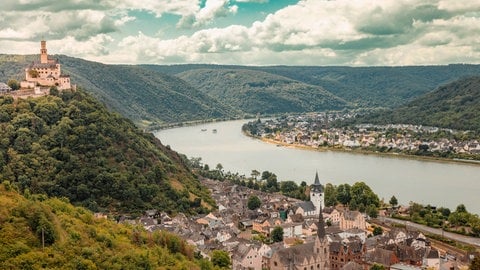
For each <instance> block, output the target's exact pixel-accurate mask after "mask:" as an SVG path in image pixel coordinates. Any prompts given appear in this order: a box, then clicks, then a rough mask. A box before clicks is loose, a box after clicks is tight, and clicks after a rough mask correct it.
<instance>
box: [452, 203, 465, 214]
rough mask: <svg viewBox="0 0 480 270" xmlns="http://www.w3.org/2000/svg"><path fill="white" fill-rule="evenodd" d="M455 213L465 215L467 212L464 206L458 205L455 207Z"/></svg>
mask: <svg viewBox="0 0 480 270" xmlns="http://www.w3.org/2000/svg"><path fill="white" fill-rule="evenodd" d="M455 212H457V213H466V212H467V208H466V207H465V205H464V204H459V205H458V206H457V210H455Z"/></svg>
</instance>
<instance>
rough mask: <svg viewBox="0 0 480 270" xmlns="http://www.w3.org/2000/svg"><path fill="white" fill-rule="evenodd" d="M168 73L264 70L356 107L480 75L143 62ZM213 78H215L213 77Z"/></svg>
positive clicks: (446, 69)
mask: <svg viewBox="0 0 480 270" xmlns="http://www.w3.org/2000/svg"><path fill="white" fill-rule="evenodd" d="M144 67H145V68H148V69H152V70H156V71H159V72H164V73H167V74H172V75H174V74H181V73H182V72H186V71H191V70H198V69H215V70H225V69H236V70H237V69H241V70H245V69H247V70H251V71H263V72H268V73H270V74H274V75H279V76H283V77H286V78H290V79H293V80H296V81H299V82H303V83H306V84H309V85H315V86H319V87H321V88H323V89H325V90H327V91H329V92H330V93H332V94H333V95H335V96H337V97H340V98H342V99H344V100H345V101H347V102H349V103H351V104H353V105H355V106H358V107H384V108H394V107H398V106H400V105H402V104H406V103H408V102H410V101H412V100H414V99H415V98H417V97H419V96H422V95H424V94H425V93H428V92H429V91H432V89H435V88H436V87H438V86H440V85H443V84H445V83H448V82H451V81H454V80H457V79H460V78H462V77H465V76H471V75H477V74H480V65H448V66H406V67H326V66H303V67H302V66H265V67H252V66H248V67H246V66H221V65H218V66H216V65H172V66H156V65H145V66H144ZM212 79H213V80H216V78H215V77H213V78H212Z"/></svg>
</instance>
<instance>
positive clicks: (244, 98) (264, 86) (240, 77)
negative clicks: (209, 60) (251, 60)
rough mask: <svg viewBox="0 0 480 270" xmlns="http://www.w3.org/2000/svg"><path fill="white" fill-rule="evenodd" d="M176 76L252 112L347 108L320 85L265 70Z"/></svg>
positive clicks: (209, 71)
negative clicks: (309, 83)
mask: <svg viewBox="0 0 480 270" xmlns="http://www.w3.org/2000/svg"><path fill="white" fill-rule="evenodd" d="M177 76H178V77H180V78H181V79H183V80H185V81H186V82H188V83H190V84H191V85H195V86H196V87H197V89H199V90H201V91H202V92H204V93H205V94H207V95H209V96H210V97H212V98H215V99H216V100H219V101H221V102H223V103H225V104H230V105H231V106H233V107H235V108H236V109H237V110H240V111H243V112H246V113H250V114H256V113H261V114H276V113H286V112H311V111H325V110H340V109H343V108H346V107H348V103H347V102H346V101H344V100H342V99H340V98H338V97H336V96H334V95H332V94H331V93H329V92H327V91H325V90H324V89H322V88H321V87H318V86H314V85H308V84H305V83H302V82H298V81H294V80H292V79H289V78H286V77H281V76H278V75H273V74H270V73H266V72H263V71H253V70H241V69H222V70H219V69H196V70H191V71H186V72H183V73H180V74H177Z"/></svg>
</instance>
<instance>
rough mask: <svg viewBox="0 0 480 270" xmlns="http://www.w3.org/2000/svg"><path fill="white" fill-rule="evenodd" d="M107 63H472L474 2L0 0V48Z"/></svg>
mask: <svg viewBox="0 0 480 270" xmlns="http://www.w3.org/2000/svg"><path fill="white" fill-rule="evenodd" d="M42 39H44V40H46V41H47V48H48V52H49V54H65V55H68V56H72V57H77V58H83V59H87V60H91V61H97V62H102V63H110V64H192V63H210V64H238V65H316V66H332V65H340V66H405V65H443V64H452V63H470V64H480V0H331V1H325V0H1V4H0V54H38V53H39V44H40V41H41V40H42Z"/></svg>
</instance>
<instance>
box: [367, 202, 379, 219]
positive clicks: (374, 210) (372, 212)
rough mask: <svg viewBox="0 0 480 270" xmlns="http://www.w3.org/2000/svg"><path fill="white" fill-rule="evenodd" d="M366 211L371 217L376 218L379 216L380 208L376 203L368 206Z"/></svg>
mask: <svg viewBox="0 0 480 270" xmlns="http://www.w3.org/2000/svg"><path fill="white" fill-rule="evenodd" d="M366 213H367V215H368V216H369V217H371V218H376V217H377V216H378V208H377V207H376V206H375V205H374V204H370V205H369V206H367V209H366Z"/></svg>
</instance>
